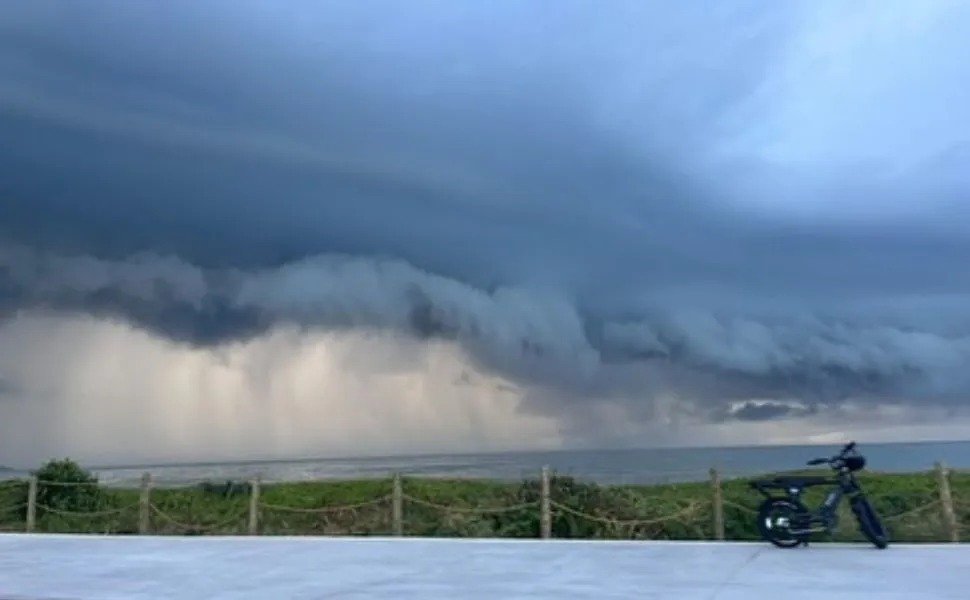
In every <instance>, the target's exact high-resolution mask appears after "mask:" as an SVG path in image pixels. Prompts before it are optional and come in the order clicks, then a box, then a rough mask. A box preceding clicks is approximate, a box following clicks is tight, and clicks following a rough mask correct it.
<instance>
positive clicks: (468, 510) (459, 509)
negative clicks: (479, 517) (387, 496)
mask: <svg viewBox="0 0 970 600" xmlns="http://www.w3.org/2000/svg"><path fill="white" fill-rule="evenodd" d="M401 498H403V499H404V500H407V501H409V502H414V503H415V504H420V505H423V506H427V507H429V508H435V509H438V510H442V511H445V512H450V513H460V514H497V513H506V512H513V511H517V510H522V509H525V508H531V507H534V506H537V505H538V504H539V502H538V501H533V502H523V503H522V504H513V505H511V506H494V507H464V506H446V505H444V504H436V503H434V502H430V501H428V500H425V499H423V498H416V497H414V496H410V495H408V494H401Z"/></svg>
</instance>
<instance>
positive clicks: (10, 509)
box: [0, 502, 27, 514]
mask: <svg viewBox="0 0 970 600" xmlns="http://www.w3.org/2000/svg"><path fill="white" fill-rule="evenodd" d="M25 506H27V503H26V502H21V503H20V504H8V505H7V506H4V507H0V514H5V513H8V512H13V511H15V510H20V509H21V508H24V507H25Z"/></svg>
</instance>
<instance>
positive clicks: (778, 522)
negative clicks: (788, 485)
mask: <svg viewBox="0 0 970 600" xmlns="http://www.w3.org/2000/svg"><path fill="white" fill-rule="evenodd" d="M757 518H758V533H760V534H761V537H762V538H763V539H765V540H766V541H769V542H771V543H772V544H774V545H775V546H778V547H779V548H794V547H796V546H799V545H800V544H804V543H806V542H808V537H809V536H808V534H794V533H792V532H791V529H792V525H793V524H796V523H799V524H800V523H805V522H807V521H808V509H806V508H805V506H803V505H802V504H801V503H800V502H794V501H791V500H786V499H783V498H773V499H771V500H765V501H764V502H763V503H762V504H761V508H760V509H759V510H758V517H757Z"/></svg>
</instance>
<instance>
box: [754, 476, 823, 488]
mask: <svg viewBox="0 0 970 600" xmlns="http://www.w3.org/2000/svg"><path fill="white" fill-rule="evenodd" d="M833 481H834V480H833V479H832V478H831V477H816V476H812V475H779V476H778V477H772V478H771V479H762V480H761V481H757V482H755V485H757V486H758V487H772V488H790V487H797V488H805V487H810V486H813V485H826V484H829V483H833Z"/></svg>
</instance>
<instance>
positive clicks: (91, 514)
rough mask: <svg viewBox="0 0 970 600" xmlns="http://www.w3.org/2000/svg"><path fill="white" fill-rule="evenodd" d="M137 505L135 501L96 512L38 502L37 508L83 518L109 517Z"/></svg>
mask: <svg viewBox="0 0 970 600" xmlns="http://www.w3.org/2000/svg"><path fill="white" fill-rule="evenodd" d="M137 507H138V503H137V502H135V503H134V504H129V505H128V506H122V507H121V508H112V509H109V510H99V511H94V512H83V511H79V510H58V509H56V508H51V507H50V506H47V505H46V504H37V508H39V509H41V510H43V511H44V512H49V513H53V514H55V515H60V516H62V517H78V518H82V517H87V518H94V517H107V516H110V515H119V514H121V513H123V512H125V511H127V510H131V509H133V508H137Z"/></svg>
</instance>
